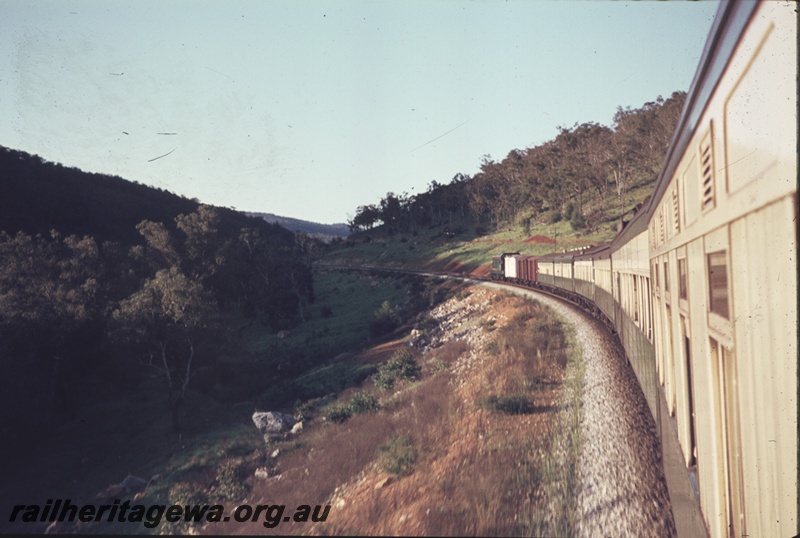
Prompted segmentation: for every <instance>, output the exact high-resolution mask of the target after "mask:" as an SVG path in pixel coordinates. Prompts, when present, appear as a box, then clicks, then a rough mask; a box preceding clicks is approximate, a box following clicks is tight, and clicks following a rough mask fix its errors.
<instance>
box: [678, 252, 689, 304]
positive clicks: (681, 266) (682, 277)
mask: <svg viewBox="0 0 800 538" xmlns="http://www.w3.org/2000/svg"><path fill="white" fill-rule="evenodd" d="M686 273H687V270H686V258H682V259H680V260H678V294H679V296H680V298H681V299H686V298H687V297H688V295H689V294H688V293H687V275H686Z"/></svg>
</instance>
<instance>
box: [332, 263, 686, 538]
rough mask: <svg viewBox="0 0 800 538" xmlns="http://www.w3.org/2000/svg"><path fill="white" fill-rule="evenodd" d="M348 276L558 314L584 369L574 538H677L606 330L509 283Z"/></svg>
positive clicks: (651, 431)
mask: <svg viewBox="0 0 800 538" xmlns="http://www.w3.org/2000/svg"><path fill="white" fill-rule="evenodd" d="M347 269H355V270H362V271H379V272H392V273H405V274H415V275H419V276H427V277H433V278H446V279H458V280H462V281H465V282H470V283H475V284H478V285H484V286H487V287H490V288H494V289H499V290H504V291H509V292H512V293H515V294H517V295H520V296H523V297H525V298H529V299H532V300H535V301H538V302H540V303H542V304H544V305H546V306H548V307H549V308H551V309H553V310H554V311H556V312H557V313H558V314H559V315H560V316H561V317H562V319H563V320H564V322H565V323H567V324H568V325H569V326H570V327H571V328H572V330H573V332H574V334H575V338H576V341H577V343H578V344H579V345H580V347H581V350H582V354H583V362H584V366H585V371H584V387H585V390H584V393H583V394H582V395H581V401H580V405H581V408H582V418H581V430H582V435H583V447H582V452H581V457H580V464H579V465H580V470H579V476H580V484H581V485H580V488H579V494H578V498H577V499H574V502H575V506H576V513H577V523H576V530H577V531H578V535H579V536H587V537H594V536H659V537H672V536H676V535H677V531H676V526H675V520H674V517H673V511H672V507H671V503H670V497H669V491H668V489H667V484H666V480H665V477H664V471H663V464H662V461H661V454H662V451H661V446H660V441H659V439H658V435H657V432H656V425H655V422H654V421H653V418H652V415H651V414H650V411H649V408H648V406H647V402H646V400H645V397H644V394H643V393H642V391H641V388H640V387H639V384H638V381H637V380H636V375H635V374H634V372H633V370H632V368H631V367H630V364H629V363H628V361H627V359H626V357H625V353H624V351H623V349H622V346H621V345H620V344H619V341H618V340H617V339H616V338H615V337H614V335H613V334H612V333H611V332H610V331H609V328H608V326H607V325H605V324H603V323H602V322H601V321H599V320H598V319H596V318H594V317H592V316H591V315H589V314H588V313H587V312H585V311H583V310H582V309H581V308H580V307H579V306H577V305H575V304H573V303H571V302H569V301H567V300H566V299H564V298H562V297H558V296H556V295H553V294H550V293H547V292H545V291H541V290H533V289H530V288H527V287H523V286H518V285H514V284H508V283H499V282H492V281H490V280H488V279H476V278H470V277H463V276H458V275H450V274H443V273H426V272H421V271H408V270H399V269H398V270H393V269H378V268H374V267H356V268H347Z"/></svg>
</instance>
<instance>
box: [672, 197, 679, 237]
mask: <svg viewBox="0 0 800 538" xmlns="http://www.w3.org/2000/svg"><path fill="white" fill-rule="evenodd" d="M672 218H673V221H674V223H673V224H674V226H675V233H676V234H677V233H679V232H680V231H681V221H680V210H679V209H678V189H677V188H675V189H672Z"/></svg>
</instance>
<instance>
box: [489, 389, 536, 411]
mask: <svg viewBox="0 0 800 538" xmlns="http://www.w3.org/2000/svg"><path fill="white" fill-rule="evenodd" d="M483 405H484V407H487V408H489V409H492V410H494V411H499V412H500V413H505V414H507V415H526V414H528V413H532V412H533V410H534V408H533V406H532V405H531V402H530V401H529V400H528V398H526V397H525V396H522V395H520V394H514V395H511V396H489V397H488V398H487V399H486V400H485V401H484V402H483Z"/></svg>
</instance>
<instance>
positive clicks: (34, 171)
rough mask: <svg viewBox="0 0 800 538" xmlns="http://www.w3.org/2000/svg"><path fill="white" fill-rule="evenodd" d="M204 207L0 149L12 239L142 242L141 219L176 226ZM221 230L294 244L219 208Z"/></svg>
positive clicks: (3, 220) (6, 223)
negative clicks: (253, 232)
mask: <svg viewBox="0 0 800 538" xmlns="http://www.w3.org/2000/svg"><path fill="white" fill-rule="evenodd" d="M199 205H200V203H199V202H198V201H197V200H190V199H188V198H184V197H182V196H178V195H176V194H173V193H171V192H168V191H165V190H163V189H157V188H153V187H149V186H147V185H142V184H140V183H137V182H134V181H128V180H126V179H123V178H120V177H117V176H109V175H105V174H95V173H89V172H84V171H82V170H80V169H77V168H72V167H68V166H64V165H62V164H60V163H54V162H50V161H47V160H46V159H44V158H42V157H40V156H38V155H31V154H28V153H26V152H24V151H19V150H14V149H9V148H6V147H3V146H0V231H5V232H7V233H9V234H11V235H13V234H15V233H17V232H24V233H26V234H29V235H36V234H43V235H45V234H49V233H50V231H51V230H58V231H59V232H60V233H61V234H62V235H65V236H68V235H76V236H79V237H82V236H84V235H90V236H92V237H93V238H94V239H95V240H96V241H98V242H100V243H102V242H103V241H116V242H119V243H121V244H125V245H133V244H142V243H143V238H142V236H141V235H140V234H139V232H137V231H136V225H137V224H139V222H141V221H142V220H149V221H153V222H163V223H166V224H167V225H168V226H174V220H175V217H177V216H178V215H179V214H181V213H183V214H188V213H191V212H193V211H196V210H197V208H198V206H199ZM217 211H218V212H219V213H220V215H221V216H222V218H223V221H224V222H223V226H225V227H226V228H230V229H234V228H235V229H237V230H238V228H240V227H242V226H256V227H258V228H259V229H261V230H262V231H264V232H265V233H267V234H268V235H274V236H281V237H282V240H283V241H286V242H288V243H291V242H292V241H293V234H292V233H290V232H289V231H287V230H285V229H283V228H279V227H278V226H272V225H270V224H268V223H265V222H264V221H262V220H261V219H251V218H248V217H247V216H246V215H245V214H244V213H240V212H236V211H232V210H230V209H227V208H217Z"/></svg>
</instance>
